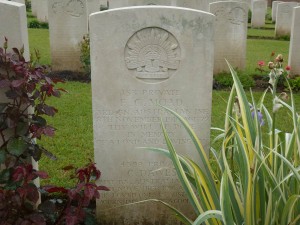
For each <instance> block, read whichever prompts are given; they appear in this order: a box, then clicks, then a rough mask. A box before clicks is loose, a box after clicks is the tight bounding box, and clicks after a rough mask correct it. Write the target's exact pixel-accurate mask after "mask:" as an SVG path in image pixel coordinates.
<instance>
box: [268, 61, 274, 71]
mask: <svg viewBox="0 0 300 225" xmlns="http://www.w3.org/2000/svg"><path fill="white" fill-rule="evenodd" d="M268 67H269V69H270V70H272V69H274V68H275V65H274V63H273V62H269V63H268Z"/></svg>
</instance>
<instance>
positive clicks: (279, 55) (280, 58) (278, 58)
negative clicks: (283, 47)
mask: <svg viewBox="0 0 300 225" xmlns="http://www.w3.org/2000/svg"><path fill="white" fill-rule="evenodd" d="M275 61H276V62H283V56H282V55H281V54H278V55H277V57H276V58H275Z"/></svg>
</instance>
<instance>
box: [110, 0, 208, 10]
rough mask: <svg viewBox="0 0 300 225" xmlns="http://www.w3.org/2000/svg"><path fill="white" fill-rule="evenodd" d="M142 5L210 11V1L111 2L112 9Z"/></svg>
mask: <svg viewBox="0 0 300 225" xmlns="http://www.w3.org/2000/svg"><path fill="white" fill-rule="evenodd" d="M140 5H165V6H178V7H186V8H192V9H198V10H203V11H208V8H209V0H112V1H110V2H109V8H110V9H113V8H119V7H126V6H140Z"/></svg>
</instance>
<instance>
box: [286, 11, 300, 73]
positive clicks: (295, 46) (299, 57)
mask: <svg viewBox="0 0 300 225" xmlns="http://www.w3.org/2000/svg"><path fill="white" fill-rule="evenodd" d="M292 21H293V22H292V32H291V40H290V51H289V63H288V64H289V65H290V66H291V74H292V75H300V23H299V21H300V6H298V7H295V8H294V9H293V16H292Z"/></svg>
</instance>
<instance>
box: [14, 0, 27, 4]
mask: <svg viewBox="0 0 300 225" xmlns="http://www.w3.org/2000/svg"><path fill="white" fill-rule="evenodd" d="M13 2H18V3H21V4H25V0H13Z"/></svg>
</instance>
